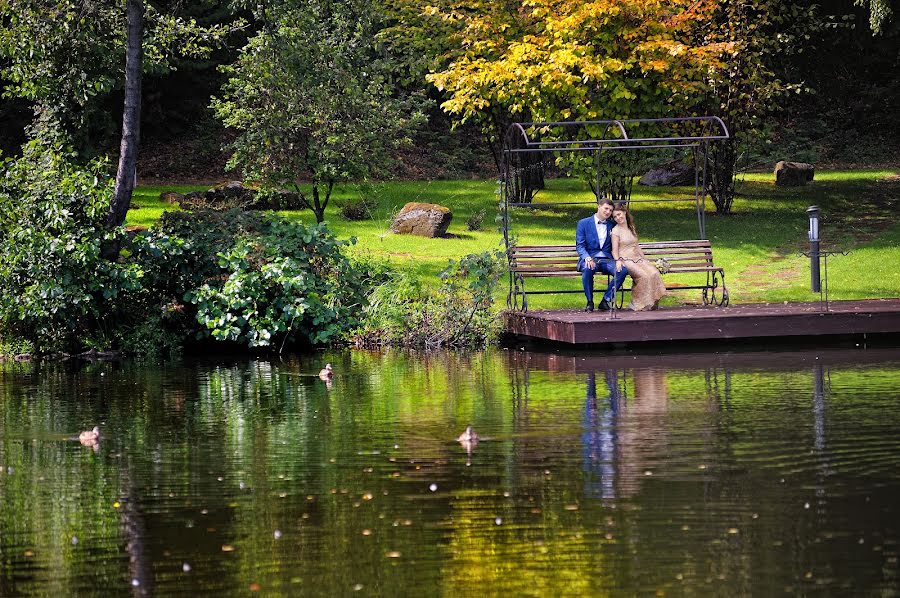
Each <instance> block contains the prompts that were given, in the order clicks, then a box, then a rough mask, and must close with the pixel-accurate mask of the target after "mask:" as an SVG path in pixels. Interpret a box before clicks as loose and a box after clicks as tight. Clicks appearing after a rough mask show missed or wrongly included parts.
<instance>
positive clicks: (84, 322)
mask: <svg viewBox="0 0 900 598" xmlns="http://www.w3.org/2000/svg"><path fill="white" fill-rule="evenodd" d="M70 158H71V156H70V155H67V154H64V153H62V151H61V150H60V149H59V148H58V147H45V146H43V145H40V144H38V143H37V142H31V143H29V144H28V145H26V147H25V153H24V155H23V156H22V157H21V158H20V159H18V160H16V161H10V160H7V161H5V162H4V163H3V164H2V177H3V178H2V180H0V322H2V324H3V326H4V327H5V328H6V329H8V330H10V331H11V332H13V333H14V334H15V335H18V336H22V337H24V338H27V339H29V340H32V341H33V342H34V343H35V346H36V348H37V349H38V350H39V351H47V350H60V349H69V348H73V347H76V346H77V345H78V343H84V342H87V343H93V342H99V343H101V344H102V343H103V342H105V341H104V340H103V339H105V338H107V335H108V332H109V328H108V326H109V322H110V320H111V319H115V317H116V314H117V313H119V312H120V311H121V309H122V308H123V304H124V303H126V301H125V296H126V295H127V293H128V292H130V291H134V290H136V289H137V288H139V286H140V280H141V277H142V275H143V273H142V271H141V269H140V267H138V266H137V265H135V264H129V263H119V262H109V261H106V260H104V259H102V258H101V256H100V249H101V244H102V243H104V242H111V241H114V240H122V239H123V238H124V231H123V230H122V229H115V230H113V231H106V230H105V217H106V212H107V210H108V209H109V201H110V197H111V192H112V190H111V187H110V184H109V179H108V177H107V176H106V175H105V173H104V169H105V165H104V164H103V163H101V162H95V163H92V164H91V165H90V166H89V167H88V169H87V170H81V169H80V168H78V167H76V166H73V165H72V163H71V161H70Z"/></svg>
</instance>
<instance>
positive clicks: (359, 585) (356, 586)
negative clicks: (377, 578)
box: [353, 583, 363, 592]
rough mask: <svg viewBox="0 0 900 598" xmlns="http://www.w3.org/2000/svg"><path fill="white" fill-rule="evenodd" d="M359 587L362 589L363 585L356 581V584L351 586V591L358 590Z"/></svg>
mask: <svg viewBox="0 0 900 598" xmlns="http://www.w3.org/2000/svg"><path fill="white" fill-rule="evenodd" d="M361 589H363V585H362V584H361V583H358V584H356V585H355V586H353V591H354V592H358V591H360V590H361Z"/></svg>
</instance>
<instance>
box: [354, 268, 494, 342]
mask: <svg viewBox="0 0 900 598" xmlns="http://www.w3.org/2000/svg"><path fill="white" fill-rule="evenodd" d="M506 263H507V262H506V258H505V254H504V253H503V252H502V251H494V252H483V253H479V254H470V255H467V256H465V257H463V258H462V259H461V260H460V261H459V262H453V261H451V262H450V264H449V265H448V267H447V268H446V269H445V270H444V271H443V272H441V275H440V278H441V281H442V283H441V285H440V287H439V288H438V289H437V290H435V291H428V290H426V289H424V288H423V287H422V285H421V284H420V283H419V281H417V280H415V279H412V278H410V277H408V276H407V275H402V274H395V275H394V276H393V277H391V278H389V279H388V280H386V281H385V282H384V283H382V284H380V285H378V286H376V287H375V288H374V290H373V291H372V293H371V294H370V295H369V305H368V306H367V307H366V309H365V312H364V314H363V315H364V317H363V318H362V322H361V325H360V327H359V328H357V329H355V330H353V331H352V333H351V335H350V338H351V340H352V342H353V343H354V344H356V345H357V346H364V347H369V346H385V345H395V346H403V347H410V348H424V349H433V348H439V347H479V346H484V345H487V344H489V343H490V342H492V341H493V340H494V339H495V338H496V337H497V335H498V334H499V332H500V322H499V320H498V318H497V313H496V310H495V309H494V308H493V294H494V291H495V290H496V288H497V284H498V282H499V281H500V277H501V276H502V275H503V273H504V272H505V269H506Z"/></svg>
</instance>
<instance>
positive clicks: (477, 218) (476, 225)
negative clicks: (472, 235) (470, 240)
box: [466, 209, 487, 232]
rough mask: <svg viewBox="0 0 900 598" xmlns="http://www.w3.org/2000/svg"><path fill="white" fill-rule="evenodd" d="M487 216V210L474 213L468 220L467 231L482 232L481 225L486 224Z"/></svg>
mask: <svg viewBox="0 0 900 598" xmlns="http://www.w3.org/2000/svg"><path fill="white" fill-rule="evenodd" d="M486 214H487V211H486V210H483V209H482V210H476V211H474V212H472V214H471V215H470V216H469V218H468V219H467V220H466V230H469V231H472V232H474V231H476V230H481V225H482V223H483V222H484V217H485V215H486Z"/></svg>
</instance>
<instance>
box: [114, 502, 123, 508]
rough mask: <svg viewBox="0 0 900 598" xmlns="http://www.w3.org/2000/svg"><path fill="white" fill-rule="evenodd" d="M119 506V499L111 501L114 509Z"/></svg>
mask: <svg viewBox="0 0 900 598" xmlns="http://www.w3.org/2000/svg"><path fill="white" fill-rule="evenodd" d="M121 506H122V505H121V503H119V501H116V502H114V503H113V508H114V509H118V508H119V507H121Z"/></svg>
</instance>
